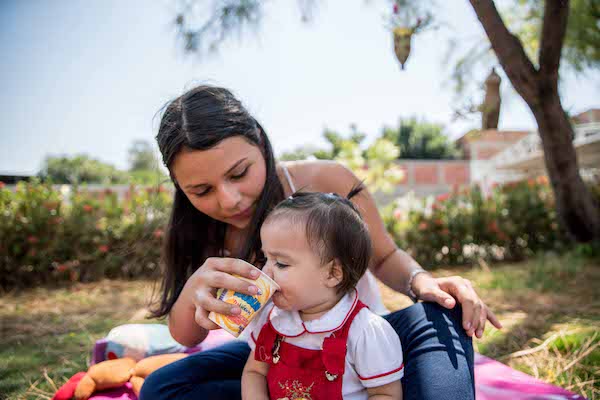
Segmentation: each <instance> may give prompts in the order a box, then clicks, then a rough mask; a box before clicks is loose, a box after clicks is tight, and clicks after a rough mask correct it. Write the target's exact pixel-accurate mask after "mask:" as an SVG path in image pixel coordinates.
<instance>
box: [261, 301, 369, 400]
mask: <svg viewBox="0 0 600 400" xmlns="http://www.w3.org/2000/svg"><path fill="white" fill-rule="evenodd" d="M363 307H366V306H365V305H364V304H363V303H362V302H361V301H360V300H358V301H357V303H356V305H355V307H354V309H353V310H352V312H351V313H350V315H349V317H348V318H347V319H346V322H345V323H344V325H342V326H341V327H340V328H339V329H338V330H336V331H334V332H333V333H332V334H331V336H329V337H327V338H325V340H324V341H323V346H322V350H310V349H304V348H302V347H298V346H295V345H293V344H290V343H287V342H285V341H284V339H285V337H283V336H281V335H279V334H278V333H277V331H276V330H275V328H273V325H272V324H271V321H268V322H267V323H266V324H265V325H264V327H263V328H262V329H261V331H260V334H259V336H258V340H257V341H256V349H255V352H254V358H255V359H256V360H258V361H262V362H266V363H269V364H270V365H269V372H268V373H267V384H268V386H269V396H270V398H271V399H273V400H279V399H288V400H300V399H306V400H321V399H323V400H336V399H339V400H342V377H343V376H344V367H345V362H346V343H347V340H348V332H349V330H350V325H351V324H352V321H353V320H354V317H355V316H356V315H357V314H358V312H359V311H360V310H361V309H362V308H363Z"/></svg>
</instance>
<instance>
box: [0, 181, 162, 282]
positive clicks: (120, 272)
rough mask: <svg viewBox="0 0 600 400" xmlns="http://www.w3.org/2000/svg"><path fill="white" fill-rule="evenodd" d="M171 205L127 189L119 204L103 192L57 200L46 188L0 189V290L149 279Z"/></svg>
mask: <svg viewBox="0 0 600 400" xmlns="http://www.w3.org/2000/svg"><path fill="white" fill-rule="evenodd" d="M171 198H172V195H171V193H170V192H169V191H168V190H166V189H165V187H163V186H158V187H155V188H136V187H135V186H130V187H129V190H128V191H127V193H126V194H125V196H124V198H123V199H119V198H118V196H117V194H116V193H114V192H112V191H111V190H109V189H107V190H104V191H102V192H88V191H86V190H85V187H80V188H75V189H74V190H73V193H72V194H71V195H70V196H68V197H66V198H65V197H63V195H62V194H61V193H60V191H58V190H56V189H54V188H53V187H52V186H51V185H50V184H49V183H40V182H39V181H34V182H30V183H24V182H21V183H19V184H18V185H17V188H16V190H15V191H14V192H13V191H10V190H8V189H7V188H6V187H4V185H3V184H0V238H1V240H0V287H2V288H3V289H9V288H13V287H28V286H33V285H36V284H40V283H41V284H48V283H52V282H60V281H90V280H95V279H99V278H101V277H109V278H110V277H139V276H142V275H145V276H149V275H152V274H153V273H155V272H156V271H157V270H158V260H159V258H160V247H161V242H162V236H163V231H164V226H165V224H166V221H167V213H168V212H169V210H170V208H171V207H170V203H171Z"/></svg>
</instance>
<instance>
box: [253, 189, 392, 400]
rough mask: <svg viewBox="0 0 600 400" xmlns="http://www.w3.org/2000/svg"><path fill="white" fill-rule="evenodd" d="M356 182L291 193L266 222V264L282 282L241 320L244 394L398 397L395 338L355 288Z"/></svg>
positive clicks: (359, 245) (365, 243)
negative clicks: (345, 190) (245, 347)
mask: <svg viewBox="0 0 600 400" xmlns="http://www.w3.org/2000/svg"><path fill="white" fill-rule="evenodd" d="M361 190H362V187H356V188H353V189H352V191H351V192H350V193H349V194H348V196H347V198H343V197H340V196H338V195H336V194H333V193H329V194H325V193H295V194H294V195H292V196H290V197H289V198H288V199H286V200H284V201H282V202H281V203H279V204H278V205H277V206H276V207H275V209H274V210H273V211H272V212H271V213H270V214H269V215H268V217H267V219H266V220H265V222H264V223H263V225H262V228H261V232H260V236H261V241H262V250H263V252H264V254H265V256H266V264H265V265H264V267H263V271H264V272H265V273H267V275H269V276H271V277H272V278H273V279H274V280H275V281H276V282H277V283H278V284H279V286H280V287H281V290H280V291H278V292H276V293H275V294H274V295H273V298H272V300H273V302H272V303H269V304H268V305H267V306H265V309H264V310H263V311H262V312H261V313H260V314H259V316H257V317H256V318H255V319H254V320H253V321H252V322H251V324H250V325H249V326H248V327H247V328H246V330H247V331H249V334H250V337H251V339H250V340H249V344H250V347H251V348H252V350H253V351H252V352H251V353H250V356H249V357H248V361H247V362H246V366H245V368H244V373H243V375H242V397H243V398H244V399H247V400H250V399H252V400H255V399H273V400H275V399H277V400H281V399H285V400H294V399H312V400H317V399H325V400H332V399H342V398H343V399H353V400H354V399H367V398H368V399H401V398H402V386H401V382H400V378H402V376H403V374H404V369H403V360H402V347H401V345H400V339H399V338H398V335H397V334H396V332H395V331H394V330H393V329H392V327H391V325H389V323H388V322H387V321H385V320H384V319H383V318H381V317H379V316H378V315H376V314H374V313H373V312H371V311H370V310H369V309H368V308H366V306H365V305H364V304H363V303H362V302H361V301H360V300H359V299H358V292H357V291H356V289H355V286H356V284H357V282H358V280H359V279H360V277H361V276H362V275H363V274H364V273H365V271H366V269H367V265H368V263H369V259H370V256H371V240H370V237H369V232H368V230H367V226H366V224H365V223H364V222H363V220H362V219H361V217H360V214H359V212H358V210H357V208H356V206H355V205H354V204H353V203H352V202H351V201H350V199H351V198H352V197H353V196H355V195H356V194H358V193H359V192H360V191H361Z"/></svg>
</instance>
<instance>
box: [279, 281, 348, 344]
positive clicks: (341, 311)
mask: <svg viewBox="0 0 600 400" xmlns="http://www.w3.org/2000/svg"><path fill="white" fill-rule="evenodd" d="M357 302H358V292H357V291H356V289H355V290H354V291H353V292H350V293H347V294H345V295H344V296H343V297H342V298H341V299H340V301H338V302H337V304H336V305H335V306H333V308H332V309H331V310H329V311H327V312H326V313H325V314H323V315H322V316H321V317H320V318H318V319H314V320H312V321H306V322H304V321H302V319H301V318H300V314H299V313H298V311H285V310H282V309H280V308H278V307H277V306H273V308H272V309H271V312H270V313H269V321H271V325H273V328H275V331H276V332H277V333H278V334H280V335H281V336H286V337H295V336H300V335H302V334H303V333H305V332H306V333H313V334H314V333H325V332H331V331H336V330H338V329H340V328H341V327H342V325H344V323H345V322H346V320H347V319H348V317H349V316H350V313H351V312H352V310H354V307H355V306H356V303H357Z"/></svg>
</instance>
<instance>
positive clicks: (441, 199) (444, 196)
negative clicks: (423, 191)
mask: <svg viewBox="0 0 600 400" xmlns="http://www.w3.org/2000/svg"><path fill="white" fill-rule="evenodd" d="M449 198H450V193H444V194H440V195H438V196H437V197H436V198H435V199H436V200H437V201H439V202H440V203H443V202H444V201H446V200H448V199H449Z"/></svg>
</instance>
